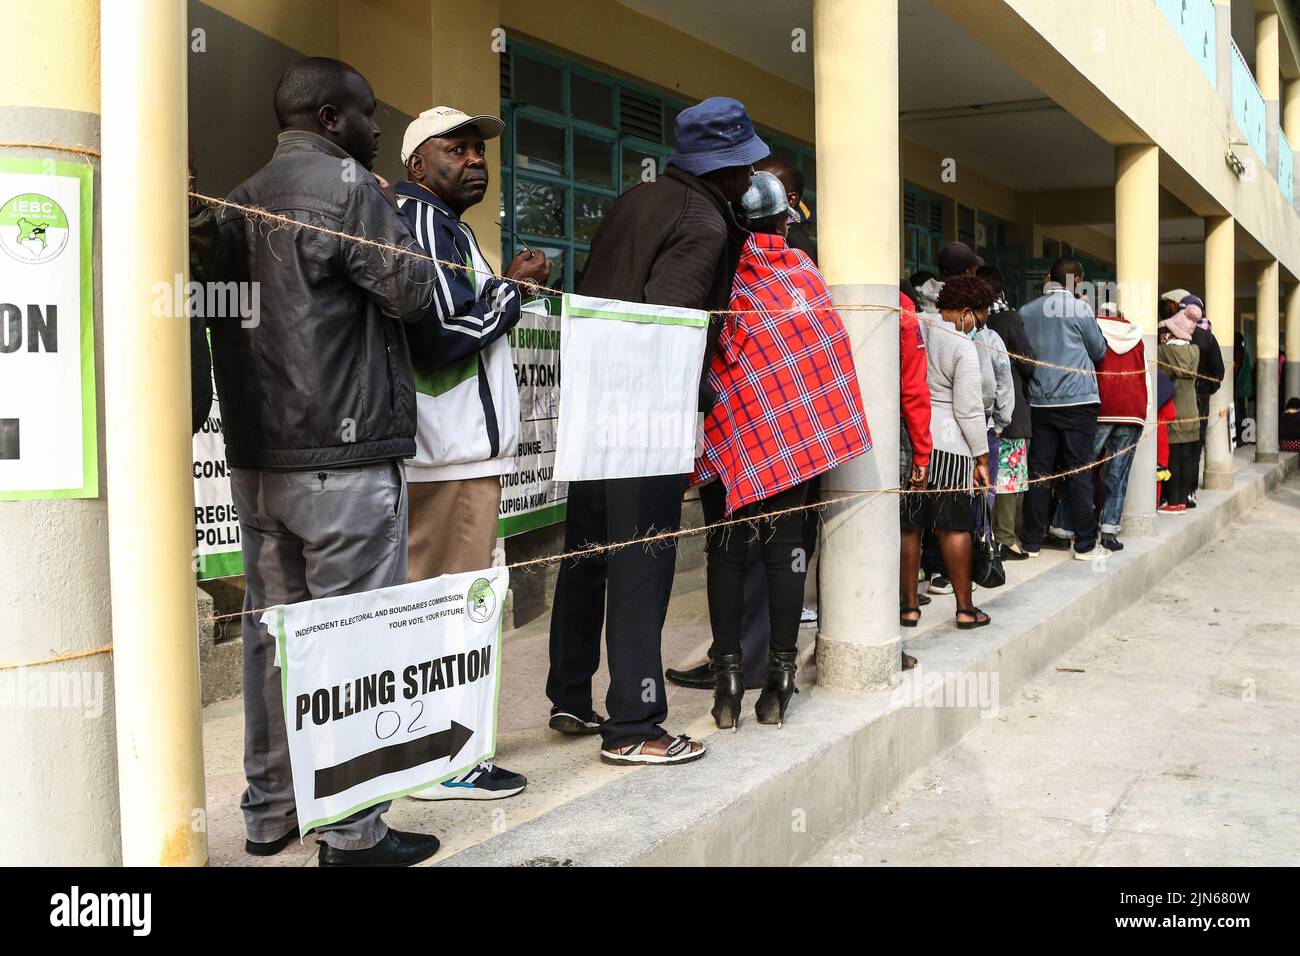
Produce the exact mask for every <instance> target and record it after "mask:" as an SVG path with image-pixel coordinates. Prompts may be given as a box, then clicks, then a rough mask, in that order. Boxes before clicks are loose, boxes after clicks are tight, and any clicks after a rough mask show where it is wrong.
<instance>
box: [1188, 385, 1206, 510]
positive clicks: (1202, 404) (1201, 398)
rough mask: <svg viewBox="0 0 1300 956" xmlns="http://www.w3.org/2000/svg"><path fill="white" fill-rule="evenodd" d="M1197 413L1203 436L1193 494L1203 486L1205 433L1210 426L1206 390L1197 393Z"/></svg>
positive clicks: (1194, 471) (1197, 449)
mask: <svg viewBox="0 0 1300 956" xmlns="http://www.w3.org/2000/svg"><path fill="white" fill-rule="evenodd" d="M1196 414H1197V415H1199V416H1200V418H1201V437H1200V440H1199V441H1198V442H1197V443H1196V465H1195V466H1194V467H1193V468H1192V487H1191V492H1192V494H1196V489H1197V488H1199V487H1201V454H1202V453H1203V452H1204V451H1205V433H1206V431H1207V430H1208V429H1209V427H1210V419H1209V414H1210V396H1209V395H1208V394H1206V393H1204V392H1197V393H1196Z"/></svg>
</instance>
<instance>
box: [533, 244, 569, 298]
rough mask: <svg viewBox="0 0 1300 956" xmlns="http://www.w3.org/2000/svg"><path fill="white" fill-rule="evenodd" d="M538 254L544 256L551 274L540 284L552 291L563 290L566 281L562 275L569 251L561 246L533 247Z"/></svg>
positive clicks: (565, 286)
mask: <svg viewBox="0 0 1300 956" xmlns="http://www.w3.org/2000/svg"><path fill="white" fill-rule="evenodd" d="M533 248H534V249H536V250H537V251H538V252H540V253H541V254H542V255H544V256H546V261H547V262H549V263H550V264H551V272H550V274H549V275H548V276H547V277H546V281H545V282H544V283H542V284H543V285H545V286H548V287H550V288H552V289H565V288H568V286H567V284H566V283H567V281H568V280H567V279H566V278H565V275H564V264H565V260H567V259H568V257H569V250H567V249H565V248H564V247H563V246H533Z"/></svg>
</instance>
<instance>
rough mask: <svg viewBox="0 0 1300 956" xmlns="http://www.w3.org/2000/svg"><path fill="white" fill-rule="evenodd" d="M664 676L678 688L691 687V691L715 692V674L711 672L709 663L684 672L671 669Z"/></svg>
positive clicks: (706, 662)
mask: <svg viewBox="0 0 1300 956" xmlns="http://www.w3.org/2000/svg"><path fill="white" fill-rule="evenodd" d="M664 676H665V677H667V678H668V679H669V680H670V681H672V682H673V683H674V684H676V685H677V686H678V687H689V688H691V690H713V674H712V673H710V671H709V662H708V661H705V662H704V663H703V664H699V665H697V666H696V667H692V668H689V669H687V670H684V671H679V670H674V669H673V668H671V667H670V668H668V670H666V671H664Z"/></svg>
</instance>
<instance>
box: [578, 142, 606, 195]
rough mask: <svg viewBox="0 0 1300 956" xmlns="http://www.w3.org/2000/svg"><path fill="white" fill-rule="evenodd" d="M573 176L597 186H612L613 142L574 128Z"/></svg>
mask: <svg viewBox="0 0 1300 956" xmlns="http://www.w3.org/2000/svg"><path fill="white" fill-rule="evenodd" d="M573 178H574V179H578V180H581V181H582V182H584V183H593V184H595V185H597V186H608V187H610V188H611V189H612V188H613V186H614V144H613V143H611V142H610V141H609V140H605V139H597V138H596V137H594V136H588V135H586V134H585V133H579V132H577V131H576V130H575V131H574V133H573Z"/></svg>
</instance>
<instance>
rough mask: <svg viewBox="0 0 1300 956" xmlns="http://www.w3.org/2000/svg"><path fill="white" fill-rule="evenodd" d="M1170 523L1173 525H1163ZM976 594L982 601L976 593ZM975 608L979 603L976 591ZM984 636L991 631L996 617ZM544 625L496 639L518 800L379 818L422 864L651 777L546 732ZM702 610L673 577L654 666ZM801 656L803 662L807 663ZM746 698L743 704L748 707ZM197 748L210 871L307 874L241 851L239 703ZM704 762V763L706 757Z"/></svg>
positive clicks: (696, 593) (592, 747)
mask: <svg viewBox="0 0 1300 956" xmlns="http://www.w3.org/2000/svg"><path fill="white" fill-rule="evenodd" d="M1170 520H1175V519H1170ZM1069 560H1070V555H1069V552H1058V551H1051V550H1048V549H1044V550H1043V552H1042V556H1041V557H1040V558H1038V559H1036V560H1032V561H1020V562H1009V563H1007V565H1006V567H1007V585H1006V586H1005V587H1004V588H1000V589H998V591H997V594H998V596H999V597H1002V596H1003V595H1006V594H1009V593H1011V592H1014V590H1015V589H1016V588H1018V587H1021V586H1024V585H1025V584H1026V582H1029V581H1031V580H1032V579H1033V578H1034V577H1036V576H1037V575H1039V574H1041V573H1043V572H1044V571H1047V570H1049V569H1051V568H1054V567H1056V566H1057V565H1058V564H1060V563H1062V562H1063V561H1069ZM1076 564H1077V566H1078V569H1079V571H1078V573H1080V574H1086V573H1089V568H1090V567H1091V566H1090V565H1089V564H1085V563H1083V562H1076ZM984 593H985V594H986V595H987V594H989V593H990V592H984ZM975 601H976V603H977V604H978V603H979V601H980V592H978V591H977V592H976V595H975ZM954 608H955V603H954V600H953V597H952V596H951V595H934V603H932V604H931V605H929V606H928V607H927V608H925V609H924V613H923V614H922V621H921V624H920V626H919V627H917V628H916V629H915V630H912V631H905V632H904V634H905V635H906V637H907V640H906V643H905V647H906V648H907V650H908V653H910V654H912V655H914V656H916V657H918V658H920V659H921V661H922V663H924V661H925V638H926V635H927V633H928V632H930V631H931V630H933V629H935V628H937V627H939V626H940V625H942V624H944V623H947V622H951V621H952V620H953V610H954ZM993 616H994V621H993V623H992V624H991V625H990V627H996V626H997V620H996V612H993ZM548 628H549V617H548V616H543V617H541V618H538V619H536V620H534V621H532V622H530V623H529V624H527V625H525V626H523V627H520V628H517V629H515V630H513V631H508V632H507V633H506V634H505V637H504V641H505V648H504V652H503V659H504V665H503V669H502V678H501V680H502V685H501V696H500V713H499V716H498V722H499V723H498V732H497V757H496V760H497V762H498V763H500V764H501V765H503V766H505V767H508V768H509V769H511V770H515V771H518V772H520V773H523V774H525V775H526V776H527V777H528V779H529V787H528V789H527V790H525V791H524V792H523V793H522V794H519V795H518V796H516V797H512V798H510V799H507V800H498V801H486V802H476V801H452V802H437V803H427V802H419V801H415V800H410V799H402V800H399V801H397V802H396V803H395V804H394V806H393V808H392V809H391V810H390V811H389V813H388V814H387V815H386V816H385V819H386V820H387V821H388V822H389V824H390V825H392V826H394V827H396V828H397V829H399V830H416V831H420V832H430V833H435V834H437V836H438V837H439V839H440V840H442V849H441V850H440V851H439V853H438V855H437V856H436V857H434V859H433V860H432V861H431V863H439V862H442V861H443V860H445V859H447V858H448V857H450V856H451V855H453V854H455V853H456V852H458V851H459V850H463V849H465V848H466V847H469V846H472V845H474V844H477V843H479V842H481V841H483V840H485V839H487V838H489V837H491V836H494V835H495V834H497V833H500V832H502V831H503V830H507V829H509V828H512V827H515V826H518V825H519V824H521V823H524V822H526V821H528V820H531V819H534V818H536V817H539V816H541V815H542V814H544V813H546V812H547V811H549V810H552V809H554V808H556V807H557V806H559V805H561V804H563V803H565V802H567V801H570V800H573V799H574V798H576V797H579V796H582V795H583V794H587V793H589V792H591V791H593V790H596V789H597V788H599V787H601V786H603V785H604V784H606V783H609V782H610V781H613V780H616V779H618V778H620V777H622V776H625V775H627V774H631V773H645V772H650V773H657V772H662V771H661V770H659V768H625V767H611V766H607V765H605V764H602V763H601V762H600V760H599V759H598V757H597V753H598V746H597V743H596V741H598V740H599V738H567V737H561V736H560V735H558V734H555V733H554V732H552V731H550V730H548V729H547V728H546V719H547V716H548V713H549V702H548V701H547V700H546V696H545V692H544V688H545V684H546V672H547V666H548V655H547V633H548ZM815 634H816V627H815V626H805V627H803V628H802V633H801V636H800V643H801V647H802V648H803V649H804V651H805V652H808V651H810V650H811V646H812V642H813V640H814V638H815ZM709 639H710V638H709V624H708V607H707V601H706V598H705V591H704V571H703V569H702V568H701V569H696V570H691V571H684V572H681V573H679V574H678V575H677V579H676V582H675V585H674V590H673V598H672V602H671V604H670V605H669V610H668V622H667V626H666V627H665V629H664V655H663V657H664V666H665V667H680V666H687V665H691V664H695V663H698V662H699V661H701V660H703V659H704V654H705V651H706V650H707V648H708V645H709ZM807 656H808V655H807V653H805V659H807ZM814 677H815V669H814V668H812V667H805V668H804V669H803V670H802V671H801V673H800V684H801V685H804V684H806V683H808V682H811V681H812V680H813V679H814ZM606 685H607V681H606V678H605V675H604V673H603V672H602V673H598V674H597V677H596V687H595V698H596V701H597V709H598V710H600V711H601V712H602V713H603V712H604V707H603V705H602V702H603V699H604V695H605V689H606ZM753 699H755V695H754V693H752V692H751V693H750V694H748V695H747V696H746V705H747V707H749V708H752V703H753ZM710 704H711V698H710V695H709V694H708V693H706V692H703V691H691V690H684V689H682V688H679V687H674V686H673V685H671V684H669V685H668V707H669V720H668V724H667V726H668V729H669V730H670V731H672V732H674V733H686V734H690V735H691V736H692V737H694V738H696V739H705V738H707V737H709V736H710V735H711V734H713V733H716V732H717V730H716V728H715V727H714V726H713V721H712V719H711V718H710V716H709V707H710ZM203 716H204V721H203V743H204V753H205V764H206V768H207V787H208V793H207V797H208V839H209V851H210V859H211V863H212V865H214V866H232V865H233V866H311V865H315V860H316V852H315V843H316V841H315V837H313V836H311V835H308V837H307V841H306V845H302V846H300V845H297V844H294V845H292V846H290V847H289V848H288V849H286V850H285V851H283V852H282V853H280V854H279V855H278V856H275V857H271V858H258V857H252V856H249V855H247V854H245V853H244V851H243V839H244V834H243V824H242V819H241V816H240V813H239V795H240V793H241V792H242V790H243V787H244V780H243V771H242V763H241V761H242V748H243V738H242V734H243V711H242V701H241V700H240V698H235V699H233V700H227V701H221V702H219V703H215V704H211V705H209V706H208V707H206V708H204V714H203ZM706 759H707V758H706Z"/></svg>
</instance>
